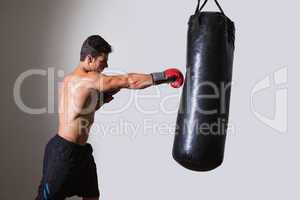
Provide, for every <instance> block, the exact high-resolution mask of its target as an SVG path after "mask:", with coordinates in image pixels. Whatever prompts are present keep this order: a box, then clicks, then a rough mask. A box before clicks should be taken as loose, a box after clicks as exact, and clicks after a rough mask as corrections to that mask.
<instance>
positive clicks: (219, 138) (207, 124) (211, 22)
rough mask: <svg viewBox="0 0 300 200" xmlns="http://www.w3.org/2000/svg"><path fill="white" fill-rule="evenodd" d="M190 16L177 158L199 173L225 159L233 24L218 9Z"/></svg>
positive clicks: (175, 148)
mask: <svg viewBox="0 0 300 200" xmlns="http://www.w3.org/2000/svg"><path fill="white" fill-rule="evenodd" d="M206 3H207V0H206V1H205V2H204V3H203V4H202V6H201V7H200V9H199V5H200V0H198V5H197V8H196V12H195V14H194V15H192V16H190V19H189V23H188V39H187V66H186V79H185V83H184V87H183V92H182V95H181V100H180V107H179V111H178V116H177V124H176V131H175V139H174V145H173V158H174V159H175V160H176V161H177V162H178V163H179V164H181V165H182V166H184V167H186V168H188V169H191V170H195V171H208V170H212V169H214V168H216V167H218V166H219V165H221V163H222V162H223V155H224V145H225V138H226V131H227V124H228V113H229V101H230V86H231V76H232V64H233V52H234V40H235V27H234V23H233V22H232V21H231V20H230V19H229V18H228V17H226V15H225V14H224V12H223V10H222V8H221V7H220V5H219V3H218V2H217V1H216V0H215V3H216V4H217V6H218V8H219V9H220V12H201V10H202V8H203V7H204V5H205V4H206Z"/></svg>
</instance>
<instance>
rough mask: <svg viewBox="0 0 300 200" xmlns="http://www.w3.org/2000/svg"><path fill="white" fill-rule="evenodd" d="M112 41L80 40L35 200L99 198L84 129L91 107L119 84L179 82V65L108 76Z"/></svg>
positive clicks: (90, 119)
mask: <svg viewBox="0 0 300 200" xmlns="http://www.w3.org/2000/svg"><path fill="white" fill-rule="evenodd" d="M109 53H111V46H110V45H109V44H108V43H107V42H106V41H105V40H104V39H103V38H102V37H100V36H99V35H93V36H90V37H88V38H87V39H86V40H85V42H84V43H83V45H82V48H81V53H80V63H79V65H78V66H77V67H76V68H75V69H74V71H73V72H72V73H70V74H69V75H67V76H65V77H64V80H63V83H62V86H61V87H60V90H59V128H58V133H57V134H56V135H55V136H54V137H53V138H51V139H50V141H49V142H48V144H47V145H46V148H45V153H44V162H43V177H42V180H41V183H40V186H39V191H38V195H37V197H36V200H63V199H65V198H67V197H71V196H75V195H76V196H79V197H82V198H83V200H98V199H99V189H98V181H97V172H96V164H95V162H94V158H93V156H92V152H93V149H92V147H91V145H90V144H89V143H87V140H88V133H89V130H90V127H91V126H92V124H93V121H94V115H95V111H97V110H98V109H99V108H100V107H101V106H102V105H103V104H105V103H109V102H110V101H111V100H113V95H114V94H116V93H117V92H119V91H120V90H121V89H123V88H127V89H144V88H147V87H149V86H152V85H156V84H160V83H171V86H172V87H175V88H177V87H180V86H181V85H182V84H183V75H182V74H181V72H180V71H178V70H177V69H168V70H166V71H164V72H158V73H152V74H137V73H129V74H126V75H114V76H108V75H105V74H103V73H102V71H103V70H104V69H105V68H106V67H107V60H108V54H109Z"/></svg>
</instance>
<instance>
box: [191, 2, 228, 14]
mask: <svg viewBox="0 0 300 200" xmlns="http://www.w3.org/2000/svg"><path fill="white" fill-rule="evenodd" d="M207 1H208V0H205V1H204V3H203V4H202V5H201V7H200V0H198V3H197V7H196V11H195V14H196V13H198V12H200V11H201V10H202V8H203V7H204V6H205V4H206V3H207ZM215 3H216V4H217V6H218V8H219V10H220V11H221V13H222V14H223V15H225V14H224V11H223V9H222V8H221V6H220V4H219V2H218V1H217V0H215ZM199 7H200V9H199Z"/></svg>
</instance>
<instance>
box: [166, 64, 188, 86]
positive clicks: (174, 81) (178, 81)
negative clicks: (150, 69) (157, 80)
mask: <svg viewBox="0 0 300 200" xmlns="http://www.w3.org/2000/svg"><path fill="white" fill-rule="evenodd" d="M164 75H165V77H166V78H167V80H169V81H171V84H170V85H171V86H172V87H173V88H179V87H181V86H182V84H183V81H184V77H183V75H182V73H181V71H179V70H178V69H175V68H170V69H167V70H165V71H164Z"/></svg>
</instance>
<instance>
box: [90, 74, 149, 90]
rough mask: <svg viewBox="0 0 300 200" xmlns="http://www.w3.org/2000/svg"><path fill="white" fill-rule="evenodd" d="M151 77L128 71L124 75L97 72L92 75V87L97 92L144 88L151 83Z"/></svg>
mask: <svg viewBox="0 0 300 200" xmlns="http://www.w3.org/2000/svg"><path fill="white" fill-rule="evenodd" d="M153 84H154V83H153V79H152V76H151V75H150V74H137V73H129V74H125V75H114V76H108V75H104V74H97V75H96V76H95V77H93V84H92V86H93V88H94V89H96V90H98V91H99V92H107V91H112V90H120V89H122V88H128V89H144V88H147V87H149V86H151V85H153Z"/></svg>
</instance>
